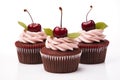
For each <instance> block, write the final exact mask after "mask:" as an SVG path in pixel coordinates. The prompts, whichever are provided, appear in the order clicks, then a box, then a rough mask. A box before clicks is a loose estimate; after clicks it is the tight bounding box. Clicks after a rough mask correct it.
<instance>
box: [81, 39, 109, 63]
mask: <svg viewBox="0 0 120 80" xmlns="http://www.w3.org/2000/svg"><path fill="white" fill-rule="evenodd" d="M108 45H109V41H108V40H104V41H101V42H99V43H92V44H87V43H83V42H81V43H79V48H80V49H81V50H82V55H81V58H80V63H84V64H97V63H102V62H105V58H106V53H107V46H108Z"/></svg>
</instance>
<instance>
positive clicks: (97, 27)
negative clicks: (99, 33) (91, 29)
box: [95, 22, 107, 30]
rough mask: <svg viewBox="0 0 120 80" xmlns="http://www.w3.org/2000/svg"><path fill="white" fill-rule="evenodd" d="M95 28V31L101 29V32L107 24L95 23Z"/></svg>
mask: <svg viewBox="0 0 120 80" xmlns="http://www.w3.org/2000/svg"><path fill="white" fill-rule="evenodd" d="M95 27H96V29H102V30H104V29H105V28H106V27H107V24H106V23H104V22H97V23H96V24H95Z"/></svg>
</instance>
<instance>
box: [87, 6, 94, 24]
mask: <svg viewBox="0 0 120 80" xmlns="http://www.w3.org/2000/svg"><path fill="white" fill-rule="evenodd" d="M92 8H93V6H92V5H91V6H90V10H89V11H88V13H87V15H86V22H87V17H88V14H89V13H90V11H91V10H92Z"/></svg>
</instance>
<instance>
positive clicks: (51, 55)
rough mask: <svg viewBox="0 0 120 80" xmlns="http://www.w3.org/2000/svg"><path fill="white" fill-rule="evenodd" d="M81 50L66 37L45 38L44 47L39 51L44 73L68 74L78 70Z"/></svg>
mask: <svg viewBox="0 0 120 80" xmlns="http://www.w3.org/2000/svg"><path fill="white" fill-rule="evenodd" d="M80 55H81V50H80V49H79V48H78V42H76V41H74V40H73V39H69V38H67V37H64V38H56V37H55V38H54V37H49V36H48V37H47V39H46V46H45V47H44V48H42V49H41V56H42V61H43V65H44V68H45V70H46V71H48V72H53V73H69V72H74V71H76V70H77V69H78V64H79V61H80Z"/></svg>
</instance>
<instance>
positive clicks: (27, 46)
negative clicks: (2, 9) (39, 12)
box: [15, 9, 46, 64]
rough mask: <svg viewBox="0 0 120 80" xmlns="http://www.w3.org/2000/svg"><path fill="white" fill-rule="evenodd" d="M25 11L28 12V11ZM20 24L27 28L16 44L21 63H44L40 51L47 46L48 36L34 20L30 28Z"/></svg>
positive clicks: (21, 23)
mask: <svg viewBox="0 0 120 80" xmlns="http://www.w3.org/2000/svg"><path fill="white" fill-rule="evenodd" d="M24 11H25V12H28V11H27V10H26V9H25V10H24ZM28 13H29V12H28ZM29 15H30V14H29ZM30 17H31V16H30ZM31 19H32V18H31ZM18 23H19V24H20V25H21V26H23V27H24V28H25V30H24V31H23V32H22V33H21V35H20V39H19V40H17V41H16V42H15V46H16V48H17V54H18V59H19V62H20V63H24V64H39V63H42V60H41V55H40V52H39V51H40V49H41V48H42V47H44V46H45V40H46V34H45V33H44V32H42V31H41V25H40V24H38V23H34V22H33V20H32V23H31V24H29V25H28V26H26V25H25V24H24V23H23V22H20V21H19V22H18Z"/></svg>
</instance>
